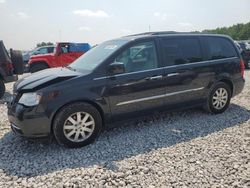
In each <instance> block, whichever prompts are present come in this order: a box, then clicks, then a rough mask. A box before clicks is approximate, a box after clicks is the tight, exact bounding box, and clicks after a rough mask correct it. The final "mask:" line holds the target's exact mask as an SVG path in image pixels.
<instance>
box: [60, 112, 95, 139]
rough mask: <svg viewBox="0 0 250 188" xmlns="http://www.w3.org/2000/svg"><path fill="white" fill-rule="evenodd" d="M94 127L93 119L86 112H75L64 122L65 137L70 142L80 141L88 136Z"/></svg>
mask: <svg viewBox="0 0 250 188" xmlns="http://www.w3.org/2000/svg"><path fill="white" fill-rule="evenodd" d="M94 129H95V120H94V118H93V117H92V116H91V115H90V114H89V113H87V112H76V113H74V114H72V115H70V116H69V117H68V118H67V119H66V121H65V122H64V126H63V132H64V135H65V137H66V138H67V139H68V140H70V141H72V142H82V141H84V140H86V139H87V138H89V137H90V136H91V135H92V133H93V131H94Z"/></svg>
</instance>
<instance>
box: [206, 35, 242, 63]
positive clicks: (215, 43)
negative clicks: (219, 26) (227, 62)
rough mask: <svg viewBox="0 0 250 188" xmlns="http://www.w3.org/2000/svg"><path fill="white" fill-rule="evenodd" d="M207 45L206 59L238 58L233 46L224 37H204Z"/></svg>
mask: <svg viewBox="0 0 250 188" xmlns="http://www.w3.org/2000/svg"><path fill="white" fill-rule="evenodd" d="M202 40H203V42H204V44H205V50H206V59H207V60H216V59H223V58H230V57H237V56H238V55H237V52H236V50H235V48H234V46H233V44H232V43H231V42H230V41H229V40H228V39H226V38H222V37H202Z"/></svg>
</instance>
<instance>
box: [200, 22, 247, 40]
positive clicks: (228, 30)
mask: <svg viewBox="0 0 250 188" xmlns="http://www.w3.org/2000/svg"><path fill="white" fill-rule="evenodd" d="M202 32H203V33H215V34H223V35H229V36H230V37H232V38H233V39H234V40H250V22H249V23H246V24H236V25H233V26H230V27H221V28H216V29H212V30H204V31H202Z"/></svg>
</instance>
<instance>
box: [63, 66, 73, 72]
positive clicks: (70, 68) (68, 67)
mask: <svg viewBox="0 0 250 188" xmlns="http://www.w3.org/2000/svg"><path fill="white" fill-rule="evenodd" d="M65 68H67V69H69V70H72V71H74V72H76V69H74V68H72V67H70V66H65Z"/></svg>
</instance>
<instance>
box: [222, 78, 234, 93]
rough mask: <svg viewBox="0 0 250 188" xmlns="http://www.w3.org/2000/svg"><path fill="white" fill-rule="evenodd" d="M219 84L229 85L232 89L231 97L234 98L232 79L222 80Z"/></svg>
mask: <svg viewBox="0 0 250 188" xmlns="http://www.w3.org/2000/svg"><path fill="white" fill-rule="evenodd" d="M219 82H224V83H225V84H227V85H228V86H229V87H230V89H231V95H232V96H233V93H234V85H233V82H232V81H231V80H230V79H226V78H223V79H220V80H219Z"/></svg>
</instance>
